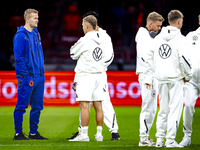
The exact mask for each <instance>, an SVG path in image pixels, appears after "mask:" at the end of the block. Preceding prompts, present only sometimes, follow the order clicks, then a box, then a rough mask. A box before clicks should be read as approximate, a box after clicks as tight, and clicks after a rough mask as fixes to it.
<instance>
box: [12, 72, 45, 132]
mask: <svg viewBox="0 0 200 150" xmlns="http://www.w3.org/2000/svg"><path fill="white" fill-rule="evenodd" d="M17 79H18V99H17V104H16V107H15V110H14V124H15V133H20V132H22V123H23V114H24V113H25V112H26V109H27V108H28V105H29V104H30V105H31V111H30V117H29V122H30V133H32V134H34V133H36V132H37V129H38V123H39V118H40V112H41V110H42V109H43V108H44V105H43V95H44V81H45V78H44V75H43V76H40V75H39V76H36V77H35V78H34V79H33V78H32V77H31V76H28V77H26V78H25V79H22V78H21V77H17Z"/></svg>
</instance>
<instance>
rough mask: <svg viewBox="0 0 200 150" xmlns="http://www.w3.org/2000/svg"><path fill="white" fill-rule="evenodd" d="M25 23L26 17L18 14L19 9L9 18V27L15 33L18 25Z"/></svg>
mask: <svg viewBox="0 0 200 150" xmlns="http://www.w3.org/2000/svg"><path fill="white" fill-rule="evenodd" d="M22 25H24V18H23V17H22V16H20V15H19V14H18V10H16V13H15V14H14V15H13V16H12V17H11V18H10V20H9V28H10V29H11V30H12V33H13V35H14V34H15V33H16V31H17V27H20V26H22Z"/></svg>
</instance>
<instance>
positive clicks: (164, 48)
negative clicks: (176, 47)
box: [158, 44, 172, 59]
mask: <svg viewBox="0 0 200 150" xmlns="http://www.w3.org/2000/svg"><path fill="white" fill-rule="evenodd" d="M158 53H159V55H160V57H161V58H163V59H166V58H168V57H169V56H170V55H171V53H172V49H171V47H170V46H169V45H168V44H162V45H161V46H160V47H159V50H158Z"/></svg>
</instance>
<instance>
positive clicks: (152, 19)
mask: <svg viewBox="0 0 200 150" xmlns="http://www.w3.org/2000/svg"><path fill="white" fill-rule="evenodd" d="M163 21H164V18H163V17H162V16H161V15H160V14H158V13H156V12H152V13H150V14H149V15H148V17H147V25H146V27H145V28H144V27H140V28H139V30H138V32H137V35H136V37H135V41H136V43H137V67H136V74H139V83H140V89H141V95H142V108H141V113H140V142H139V146H155V143H154V142H153V141H152V140H151V139H149V131H150V129H151V126H152V124H153V121H154V118H155V114H156V110H157V94H158V83H157V80H156V78H154V80H153V83H152V89H151V91H150V90H147V89H146V88H145V85H144V79H145V78H144V75H143V72H144V71H145V69H146V66H145V61H146V54H147V53H148V51H149V50H150V47H151V45H152V42H153V39H154V37H155V36H156V35H157V33H158V31H159V30H160V29H161V26H162V22H163Z"/></svg>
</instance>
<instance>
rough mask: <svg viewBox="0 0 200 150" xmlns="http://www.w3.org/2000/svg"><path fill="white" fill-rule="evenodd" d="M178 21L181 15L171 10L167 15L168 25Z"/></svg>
mask: <svg viewBox="0 0 200 150" xmlns="http://www.w3.org/2000/svg"><path fill="white" fill-rule="evenodd" d="M178 19H183V14H182V13H181V12H180V11H179V10H171V11H170V12H169V13H168V21H169V24H174V23H176V21H177V20H178Z"/></svg>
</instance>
